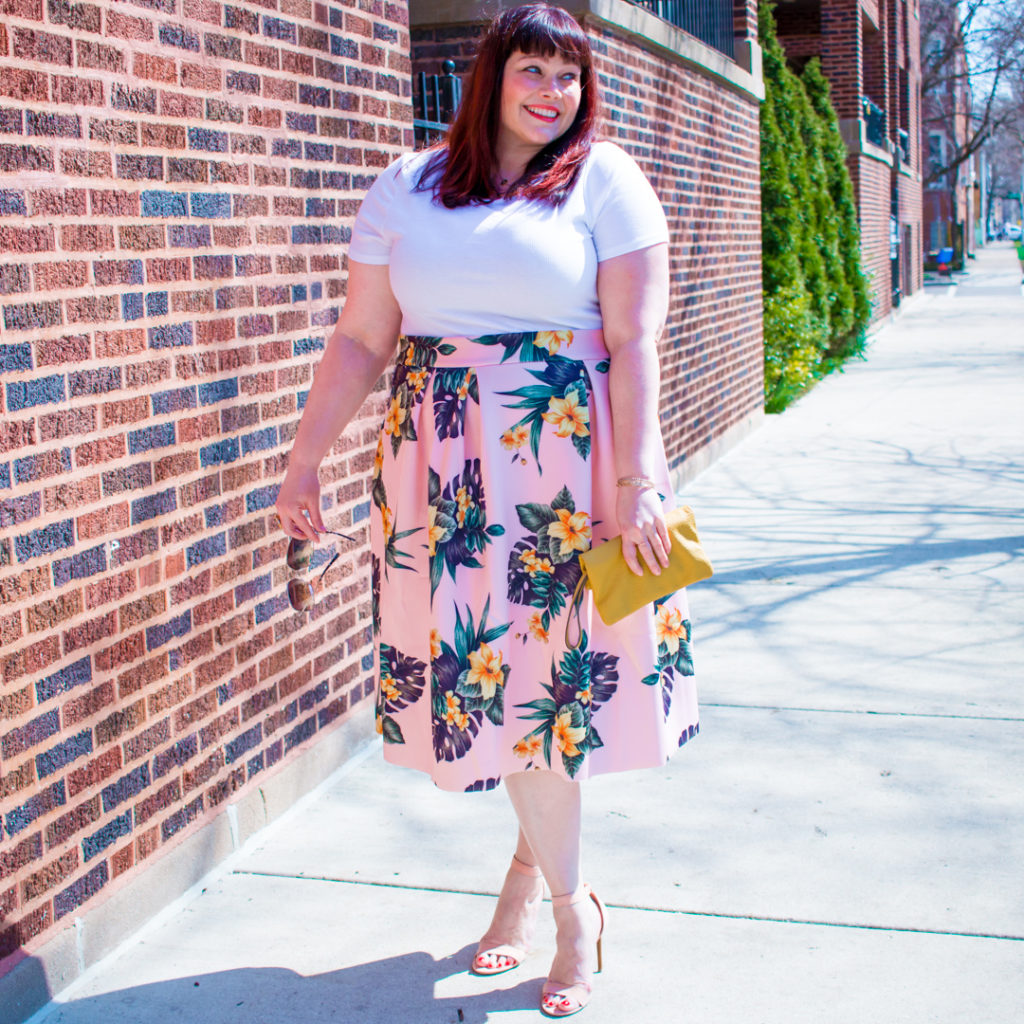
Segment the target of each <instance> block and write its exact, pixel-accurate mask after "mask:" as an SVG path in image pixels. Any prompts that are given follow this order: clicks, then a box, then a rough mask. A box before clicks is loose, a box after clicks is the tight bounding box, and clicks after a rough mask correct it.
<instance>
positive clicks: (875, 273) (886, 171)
mask: <svg viewBox="0 0 1024 1024" xmlns="http://www.w3.org/2000/svg"><path fill="white" fill-rule="evenodd" d="M847 165H848V166H849V168H850V177H851V178H852V179H853V187H854V191H855V193H856V196H857V220H858V222H859V224H860V254H861V269H862V270H863V271H864V273H865V274H867V275H868V277H869V278H870V281H871V285H870V288H871V301H872V303H873V306H874V310H873V312H874V317H873V318H874V319H876V320H877V319H878V318H879V317H883V316H888V314H889V313H891V312H892V264H891V261H890V259H889V216H890V210H891V208H892V174H893V172H892V168H891V167H890V166H889V165H888V164H887V163H883V162H882V161H880V160H875V159H873V158H872V157H870V156H865V155H863V154H861V155H859V156H856V155H855V156H852V157H851V158H850V159H849V161H848V162H847Z"/></svg>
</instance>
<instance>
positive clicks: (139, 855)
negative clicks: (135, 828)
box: [135, 825, 160, 861]
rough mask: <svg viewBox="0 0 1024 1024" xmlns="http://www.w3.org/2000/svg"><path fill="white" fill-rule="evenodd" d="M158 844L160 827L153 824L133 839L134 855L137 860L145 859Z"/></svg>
mask: <svg viewBox="0 0 1024 1024" xmlns="http://www.w3.org/2000/svg"><path fill="white" fill-rule="evenodd" d="M159 845H160V829H159V826H156V825H154V826H153V828H151V829H150V830H149V831H148V832H143V834H142V835H141V836H139V837H138V838H137V839H136V840H135V856H136V859H137V860H140V861H141V860H145V859H146V858H147V857H148V856H149V855H150V854H151V853H153V852H154V851H155V850H156V848H157V847H158V846H159Z"/></svg>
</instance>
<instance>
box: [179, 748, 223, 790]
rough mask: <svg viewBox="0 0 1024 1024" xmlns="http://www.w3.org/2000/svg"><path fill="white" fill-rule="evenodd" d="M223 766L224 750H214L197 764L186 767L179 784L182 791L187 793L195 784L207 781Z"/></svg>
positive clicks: (198, 784)
mask: <svg viewBox="0 0 1024 1024" xmlns="http://www.w3.org/2000/svg"><path fill="white" fill-rule="evenodd" d="M223 767H224V751H223V750H215V751H214V752H213V753H212V754H211V755H210V756H209V757H208V758H207V759H206V760H205V761H203V762H201V763H200V764H197V765H196V766H195V767H194V768H186V769H185V771H184V772H182V775H181V784H182V789H183V791H184V792H185V793H188V792H190V791H191V790H193V789H195V788H196V787H197V786H201V785H203V783H205V782H209V781H210V779H212V778H213V777H214V775H216V774H217V772H219V771H220V769H221V768H223Z"/></svg>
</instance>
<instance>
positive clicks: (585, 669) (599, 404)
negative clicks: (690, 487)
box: [371, 330, 698, 791]
mask: <svg viewBox="0 0 1024 1024" xmlns="http://www.w3.org/2000/svg"><path fill="white" fill-rule="evenodd" d="M608 368H609V357H608V351H607V349H606V348H605V346H604V341H603V338H602V336H601V332H600V331H569V330H559V331H537V332H531V333H526V334H502V335H487V336H484V337H479V338H427V337H404V338H402V339H401V344H400V350H399V356H398V360H397V364H396V367H395V373H394V379H393V382H392V388H391V394H390V398H389V402H388V409H387V412H386V415H385V418H384V424H383V427H382V430H381V437H380V443H379V445H378V448H377V457H376V463H375V467H374V476H373V503H374V506H375V507H374V511H373V514H372V515H371V539H372V545H373V619H374V634H375V645H376V656H377V669H378V673H377V729H378V731H379V732H380V733H381V734H382V736H383V740H384V756H385V758H386V759H387V760H388V761H391V762H394V763H395V764H401V765H406V766H407V767H410V768H418V769H420V770H421V771H424V772H428V773H429V774H430V776H431V778H432V779H433V780H434V782H435V783H436V784H437V785H438V786H440V787H441V788H443V789H449V790H465V791H479V790H488V789H493V788H494V787H495V786H496V785H497V784H498V782H499V781H500V780H501V778H502V776H504V775H507V774H508V773H509V772H516V771H524V770H526V771H528V770H537V769H550V770H553V771H556V772H559V773H561V774H563V775H565V776H566V777H568V778H572V779H583V778H586V777H587V776H589V775H596V774H599V773H601V772H614V771H625V770H626V769H630V768H645V767H653V766H655V765H659V764H663V763H664V762H665V761H666V760H667V759H668V758H669V756H670V755H671V754H672V752H673V751H674V750H676V749H677V748H678V747H680V746H682V745H683V744H684V743H685V742H686V741H687V740H688V739H690V738H691V737H692V736H694V735H695V734H696V732H697V728H698V726H697V696H696V689H695V686H694V680H693V662H692V658H691V649H690V622H689V617H688V612H687V605H686V595H685V592H683V591H680V592H679V593H676V594H673V595H671V596H670V597H668V598H666V599H664V600H662V601H658V602H656V603H655V604H654V605H651V606H648V607H647V608H644V609H641V610H640V611H638V612H636V613H635V614H634V615H631V616H629V617H628V618H626V619H623V620H622V621H621V622H618V623H616V624H615V625H614V626H606V625H605V624H604V623H603V622H602V621H601V619H600V617H599V616H598V615H597V613H596V611H595V610H594V609H593V608H592V606H591V602H590V599H589V594H588V596H587V597H586V598H585V600H584V604H583V607H582V610H581V621H582V625H583V637H582V642H581V644H580V645H579V647H578V648H576V649H569V648H567V646H566V643H565V623H566V617H567V615H568V612H569V605H570V602H571V600H572V593H573V590H574V588H575V586H576V582H577V580H578V579H579V575H580V568H579V554H580V552H581V551H586V550H587V549H588V548H589V547H590V546H591V545H592V544H597V543H600V542H601V541H603V540H607V539H608V538H609V537H612V536H614V535H615V534H616V533H618V532H619V531H618V527H617V524H616V521H615V500H616V486H615V480H616V471H615V462H614V458H613V448H612V418H611V408H610V403H609V397H608ZM655 482H656V483H657V485H658V489H659V491H660V493H661V494H662V496H663V498H664V501H665V506H666V508H670V507H672V505H673V504H674V498H673V493H672V488H671V484H670V482H669V475H668V466H667V465H666V463H665V460H664V456H663V457H662V459H661V465H660V466H659V468H658V472H657V474H656V480H655Z"/></svg>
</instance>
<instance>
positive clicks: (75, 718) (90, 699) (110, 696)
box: [60, 680, 114, 729]
mask: <svg viewBox="0 0 1024 1024" xmlns="http://www.w3.org/2000/svg"><path fill="white" fill-rule="evenodd" d="M113 703H114V684H113V683H112V682H110V681H109V680H107V681H105V682H103V683H100V685H99V686H97V687H95V688H94V689H92V690H90V691H89V692H88V693H86V694H83V695H82V696H81V697H75V698H73V699H72V700H69V701H68V702H67V703H66V704H65V705H64V706H63V707H62V708H61V712H60V721H61V725H62V726H63V727H64V728H65V729H70V728H71V727H72V726H73V725H76V724H77V723H78V722H81V721H83V720H84V719H86V718H92V716H93V715H95V714H97V713H98V712H100V711H102V710H103V709H104V708H105V707H109V706H110V705H111V704H113Z"/></svg>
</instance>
